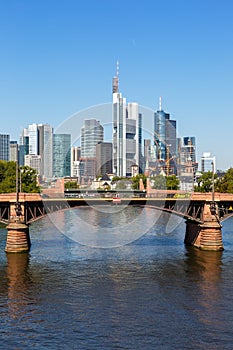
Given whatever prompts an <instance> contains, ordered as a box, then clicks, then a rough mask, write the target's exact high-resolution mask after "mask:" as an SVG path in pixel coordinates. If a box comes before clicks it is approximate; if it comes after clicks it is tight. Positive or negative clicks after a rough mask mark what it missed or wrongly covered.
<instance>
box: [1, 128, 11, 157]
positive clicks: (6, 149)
mask: <svg viewBox="0 0 233 350" xmlns="http://www.w3.org/2000/svg"><path fill="white" fill-rule="evenodd" d="M9 159H10V135H7V134H0V160H7V161H9Z"/></svg>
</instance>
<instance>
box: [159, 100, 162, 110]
mask: <svg viewBox="0 0 233 350" xmlns="http://www.w3.org/2000/svg"><path fill="white" fill-rule="evenodd" d="M159 110H160V111H162V96H159Z"/></svg>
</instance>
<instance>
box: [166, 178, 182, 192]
mask: <svg viewBox="0 0 233 350" xmlns="http://www.w3.org/2000/svg"><path fill="white" fill-rule="evenodd" d="M179 185H180V181H179V179H178V178H177V177H176V175H169V176H166V186H167V190H178V189H179Z"/></svg>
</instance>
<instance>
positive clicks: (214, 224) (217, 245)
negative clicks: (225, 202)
mask: <svg viewBox="0 0 233 350" xmlns="http://www.w3.org/2000/svg"><path fill="white" fill-rule="evenodd" d="M213 205H216V204H213V203H206V204H205V206H204V212H203V223H201V224H200V223H195V222H193V221H189V220H188V221H186V235H185V241H184V243H185V244H188V245H193V246H195V247H197V248H199V249H202V250H213V251H218V250H223V249H224V248H223V242H222V226H221V224H220V221H219V216H218V212H217V208H216V206H214V207H213Z"/></svg>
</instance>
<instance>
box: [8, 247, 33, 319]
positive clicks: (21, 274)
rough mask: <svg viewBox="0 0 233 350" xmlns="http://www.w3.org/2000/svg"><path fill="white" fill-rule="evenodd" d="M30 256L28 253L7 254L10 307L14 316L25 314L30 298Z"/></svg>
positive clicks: (11, 315) (11, 314)
mask: <svg viewBox="0 0 233 350" xmlns="http://www.w3.org/2000/svg"><path fill="white" fill-rule="evenodd" d="M28 262H29V256H28V254H27V253H22V254H7V268H6V277H7V280H8V308H9V314H10V317H12V318H20V317H22V316H23V315H24V311H25V306H26V305H27V304H28V303H29V300H28V284H29V282H30V277H29V274H28Z"/></svg>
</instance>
